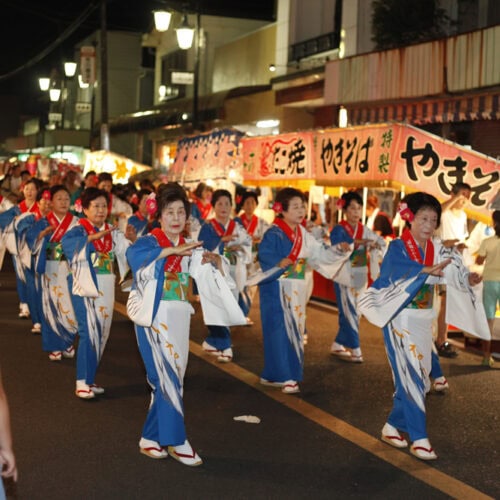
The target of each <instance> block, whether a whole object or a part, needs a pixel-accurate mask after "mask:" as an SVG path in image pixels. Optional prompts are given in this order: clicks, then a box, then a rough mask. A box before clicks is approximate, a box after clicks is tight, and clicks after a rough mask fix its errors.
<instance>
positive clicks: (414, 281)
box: [358, 239, 487, 441]
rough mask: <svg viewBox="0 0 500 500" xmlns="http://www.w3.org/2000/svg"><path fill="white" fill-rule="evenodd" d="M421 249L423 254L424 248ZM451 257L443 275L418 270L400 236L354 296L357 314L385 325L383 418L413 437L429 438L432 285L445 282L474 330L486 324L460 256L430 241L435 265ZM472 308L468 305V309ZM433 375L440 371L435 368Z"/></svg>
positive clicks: (477, 331)
mask: <svg viewBox="0 0 500 500" xmlns="http://www.w3.org/2000/svg"><path fill="white" fill-rule="evenodd" d="M419 251H420V254H421V257H422V260H423V258H424V255H423V251H422V249H421V248H420V247H419ZM448 258H450V259H452V262H451V264H449V265H448V266H447V267H446V268H445V269H444V278H436V277H433V276H430V275H428V274H424V273H422V272H421V271H422V268H423V267H424V265H423V264H420V263H418V262H416V261H414V260H412V259H411V258H410V256H409V254H408V251H407V249H406V247H405V244H404V242H403V241H402V240H400V239H396V240H394V241H392V242H391V243H390V244H389V249H388V251H387V254H386V255H385V257H384V260H383V262H382V266H381V272H380V277H379V278H378V279H377V280H376V281H375V282H374V283H373V284H372V285H371V287H369V288H368V289H367V290H366V291H365V292H364V293H363V294H362V295H361V297H360V299H359V300H358V307H359V312H360V314H363V315H364V316H366V318H367V319H368V320H369V321H370V322H371V323H373V324H375V325H376V326H379V327H383V334H384V343H385V347H386V352H387V357H388V359H389V363H390V365H391V368H392V373H393V380H394V385H395V392H394V400H393V408H392V411H391V413H390V415H389V418H388V419H387V422H388V423H389V424H390V425H392V426H393V427H395V428H396V429H398V430H400V431H403V432H407V433H408V434H409V436H410V439H411V441H415V440H417V439H423V438H427V429H426V415H425V394H426V393H427V392H428V391H429V389H430V380H429V375H430V372H431V369H434V371H435V370H436V367H435V366H433V365H434V361H435V360H433V357H434V356H435V353H434V354H433V339H432V324H433V320H434V318H435V316H436V313H435V310H434V309H433V294H434V288H435V286H434V285H435V284H437V283H446V285H447V291H449V293H450V295H451V300H454V299H455V298H456V297H457V296H458V297H460V299H459V300H461V301H462V308H463V309H464V310H466V311H467V312H466V315H472V316H475V317H476V318H477V320H478V322H477V324H478V326H479V327H478V329H477V330H476V331H475V332H471V333H474V334H477V335H480V336H483V335H484V334H485V333H484V332H485V331H486V329H487V322H486V321H485V318H484V320H482V319H481V318H482V315H484V310H482V309H483V308H482V307H481V304H480V303H479V302H477V301H476V300H475V295H474V292H473V291H472V289H471V288H470V286H469V284H468V275H469V272H468V270H467V269H466V268H465V267H464V265H463V261H462V258H461V255H460V254H459V253H458V252H457V251H456V250H454V249H446V248H445V247H443V246H442V245H441V244H440V242H439V241H438V240H435V241H434V264H437V263H439V262H442V261H443V260H445V259H448ZM471 308H472V309H471ZM454 310H455V316H456V320H457V321H458V324H457V321H455V324H457V326H459V327H460V326H461V324H462V323H461V320H460V318H459V316H460V313H459V312H458V311H457V309H456V308H455V309H454ZM433 376H434V377H437V376H439V373H436V372H434V373H433Z"/></svg>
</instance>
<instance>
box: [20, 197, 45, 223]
mask: <svg viewBox="0 0 500 500" xmlns="http://www.w3.org/2000/svg"><path fill="white" fill-rule="evenodd" d="M19 209H20V210H21V212H22V213H23V214H24V213H26V212H31V213H32V214H34V215H35V218H36V220H39V219H41V218H42V212H40V207H39V206H38V203H37V202H36V201H35V203H33V205H31V207H30V208H28V205H27V204H26V200H23V201H21V203H19Z"/></svg>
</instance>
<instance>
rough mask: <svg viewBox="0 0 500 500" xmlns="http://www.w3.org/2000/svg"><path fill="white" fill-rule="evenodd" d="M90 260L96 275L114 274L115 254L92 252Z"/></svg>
mask: <svg viewBox="0 0 500 500" xmlns="http://www.w3.org/2000/svg"><path fill="white" fill-rule="evenodd" d="M90 260H91V262H92V267H93V268H94V269H95V272H96V274H113V261H114V260H115V253H114V252H109V253H102V252H92V253H91V254H90Z"/></svg>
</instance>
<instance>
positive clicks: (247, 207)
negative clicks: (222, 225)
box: [234, 190, 270, 325]
mask: <svg viewBox="0 0 500 500" xmlns="http://www.w3.org/2000/svg"><path fill="white" fill-rule="evenodd" d="M258 203H259V199H258V197H257V193H256V192H255V191H250V190H247V191H245V192H244V193H243V195H242V196H241V200H240V203H239V206H241V208H242V209H243V213H241V215H239V216H238V217H235V218H234V220H235V222H238V223H240V224H241V225H242V226H243V227H244V228H245V231H246V232H247V233H248V234H249V235H250V236H251V237H252V261H251V262H250V264H248V266H247V272H248V275H249V276H251V275H252V274H255V273H256V272H257V271H258V268H259V263H258V259H257V249H258V245H259V243H260V241H261V240H262V237H263V236H264V233H265V232H266V231H267V230H268V229H269V227H270V226H269V224H268V223H267V222H266V221H265V220H264V219H261V218H260V217H257V216H256V215H255V213H254V212H255V209H256V208H257V205H258ZM252 289H253V290H254V289H255V287H245V288H244V289H243V291H242V292H241V294H240V297H239V304H240V307H241V310H242V311H243V313H244V314H245V316H246V317H247V324H248V325H253V321H252V320H251V319H250V318H249V317H248V313H249V312H250V308H251V307H252V296H253V293H254V292H253V290H252Z"/></svg>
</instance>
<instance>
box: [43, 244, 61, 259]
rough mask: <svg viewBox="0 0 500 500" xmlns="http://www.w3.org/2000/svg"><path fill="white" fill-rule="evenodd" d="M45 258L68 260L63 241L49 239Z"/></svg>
mask: <svg viewBox="0 0 500 500" xmlns="http://www.w3.org/2000/svg"><path fill="white" fill-rule="evenodd" d="M45 258H46V259H47V260H58V261H61V260H66V256H65V255H64V252H63V249H62V245H61V242H59V243H56V242H55V241H49V242H48V243H47V246H46V247H45Z"/></svg>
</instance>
